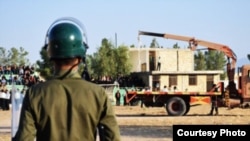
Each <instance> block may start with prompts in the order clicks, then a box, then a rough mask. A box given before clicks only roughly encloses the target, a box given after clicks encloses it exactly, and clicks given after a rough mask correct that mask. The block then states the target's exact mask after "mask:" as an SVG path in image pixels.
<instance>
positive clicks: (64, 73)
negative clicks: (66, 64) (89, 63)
mask: <svg viewBox="0 0 250 141" xmlns="http://www.w3.org/2000/svg"><path fill="white" fill-rule="evenodd" d="M54 78H59V79H66V78H81V75H80V74H79V73H78V70H71V71H69V70H60V71H58V72H55V74H54Z"/></svg>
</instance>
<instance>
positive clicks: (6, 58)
mask: <svg viewBox="0 0 250 141" xmlns="http://www.w3.org/2000/svg"><path fill="white" fill-rule="evenodd" d="M27 55H28V52H27V51H25V49H24V48H23V47H19V48H15V47H12V48H11V49H10V50H6V49H5V48H4V47H0V63H1V64H2V65H18V66H26V65H29V60H28V59H27Z"/></svg>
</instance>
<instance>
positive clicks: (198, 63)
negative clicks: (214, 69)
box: [194, 50, 206, 70]
mask: <svg viewBox="0 0 250 141" xmlns="http://www.w3.org/2000/svg"><path fill="white" fill-rule="evenodd" d="M194 62H195V66H194V69H195V70H205V69H206V59H205V56H204V54H203V52H201V51H200V50H199V51H198V53H197V54H195V55H194Z"/></svg>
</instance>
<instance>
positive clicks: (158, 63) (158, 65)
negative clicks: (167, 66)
mask: <svg viewBox="0 0 250 141" xmlns="http://www.w3.org/2000/svg"><path fill="white" fill-rule="evenodd" d="M156 70H158V71H160V70H161V57H160V56H159V58H158V62H157V68H156Z"/></svg>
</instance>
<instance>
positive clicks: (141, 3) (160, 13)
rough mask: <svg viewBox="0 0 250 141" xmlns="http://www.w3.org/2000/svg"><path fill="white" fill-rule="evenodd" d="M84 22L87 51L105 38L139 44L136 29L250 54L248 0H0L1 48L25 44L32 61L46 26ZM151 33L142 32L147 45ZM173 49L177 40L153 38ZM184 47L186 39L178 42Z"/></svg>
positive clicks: (249, 12) (249, 5) (142, 40)
mask: <svg viewBox="0 0 250 141" xmlns="http://www.w3.org/2000/svg"><path fill="white" fill-rule="evenodd" d="M66 16H70V17H74V18H77V19H79V20H80V21H81V22H82V23H83V24H84V26H85V28H86V31H87V35H88V44H89V46H90V49H89V50H88V51H87V53H88V54H92V53H93V52H96V49H97V47H99V46H100V45H101V40H102V39H103V38H107V39H110V40H112V41H113V42H114V43H115V39H116V38H115V37H116V36H115V35H117V45H121V44H125V45H128V46H129V45H132V44H134V45H136V46H137V45H138V40H137V37H138V31H139V30H144V31H150V32H158V33H170V34H177V35H184V36H190V37H195V38H197V39H202V40H207V41H211V42H216V43H220V44H225V45H228V46H229V47H230V48H231V49H232V50H234V52H235V53H236V55H237V56H238V59H240V58H246V55H247V54H250V47H249V46H250V45H249V41H250V18H249V16H250V1H248V0H238V1H236V0H206V1H205V0H172V1H170V0H105V1H104V0H40V1H32V0H22V1H21V0H19V1H17V0H16V1H14V0H12V1H10V0H0V25H1V26H0V47H5V48H6V49H10V48H11V47H16V48H19V47H23V48H24V49H25V50H26V51H28V52H29V56H28V57H29V59H30V61H31V62H35V61H36V60H40V54H39V52H40V50H41V47H42V46H43V45H44V41H45V34H46V31H47V29H48V28H49V26H50V25H51V23H52V22H54V21H55V20H56V19H58V18H61V17H66ZM152 39H153V37H150V36H142V37H141V43H142V44H145V45H147V46H149V44H150V42H151V41H152ZM156 40H157V41H158V42H159V44H160V45H161V46H164V47H169V48H172V45H173V44H174V43H176V42H178V41H173V40H167V39H163V38H156ZM178 44H179V45H180V46H187V44H186V43H185V44H184V43H181V42H180V43H178Z"/></svg>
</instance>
